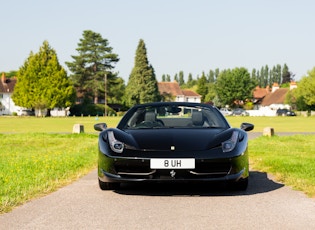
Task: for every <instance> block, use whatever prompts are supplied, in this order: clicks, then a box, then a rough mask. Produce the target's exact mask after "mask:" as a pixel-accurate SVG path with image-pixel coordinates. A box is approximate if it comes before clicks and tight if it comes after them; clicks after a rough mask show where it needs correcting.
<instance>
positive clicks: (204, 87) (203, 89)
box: [197, 72, 208, 102]
mask: <svg viewBox="0 0 315 230" xmlns="http://www.w3.org/2000/svg"><path fill="white" fill-rule="evenodd" d="M197 93H198V94H200V95H201V101H202V102H204V100H205V97H206V95H207V94H208V82H207V78H206V75H205V73H204V72H203V73H202V75H201V78H199V79H198V83H197Z"/></svg>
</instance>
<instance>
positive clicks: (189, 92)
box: [182, 89, 200, 97]
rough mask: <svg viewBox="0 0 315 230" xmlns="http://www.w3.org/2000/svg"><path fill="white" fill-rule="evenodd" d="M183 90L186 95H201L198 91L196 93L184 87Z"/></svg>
mask: <svg viewBox="0 0 315 230" xmlns="http://www.w3.org/2000/svg"><path fill="white" fill-rule="evenodd" d="M182 92H183V94H184V95H185V96H186V97H200V95H199V94H198V93H196V92H194V91H192V90H190V89H183V90H182Z"/></svg>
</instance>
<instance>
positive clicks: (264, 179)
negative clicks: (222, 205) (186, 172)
mask: <svg viewBox="0 0 315 230" xmlns="http://www.w3.org/2000/svg"><path fill="white" fill-rule="evenodd" d="M283 186H284V185H283V184H281V183H278V182H275V181H273V180H271V179H270V178H268V176H267V173H264V172H258V171H251V172H250V179H249V184H248V188H247V190H246V191H235V190H233V189H231V188H229V187H228V186H227V184H226V183H136V184H135V183H128V184H121V186H120V188H119V189H117V190H115V191H114V192H115V193H118V194H122V195H141V196H240V195H254V194H259V193H266V192H270V191H274V190H277V189H279V188H281V187H283Z"/></svg>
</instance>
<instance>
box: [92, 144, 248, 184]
mask: <svg viewBox="0 0 315 230" xmlns="http://www.w3.org/2000/svg"><path fill="white" fill-rule="evenodd" d="M98 176H99V179H100V180H101V181H103V182H144V181H147V182H169V181H183V182H184V181H196V182H198V181H200V182H202V181H209V182H210V181H213V182H215V181H238V180H240V179H241V178H242V179H244V178H247V177H248V176H249V169H248V155H247V149H246V151H244V152H243V153H241V154H239V155H237V156H234V157H227V158H213V159H200V158H195V168H194V169H151V168H150V158H139V157H126V158H123V157H111V156H107V155H105V154H103V153H102V152H99V165H98Z"/></svg>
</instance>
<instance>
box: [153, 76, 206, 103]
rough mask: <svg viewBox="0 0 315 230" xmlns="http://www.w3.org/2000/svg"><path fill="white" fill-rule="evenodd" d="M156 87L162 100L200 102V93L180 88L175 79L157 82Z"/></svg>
mask: <svg viewBox="0 0 315 230" xmlns="http://www.w3.org/2000/svg"><path fill="white" fill-rule="evenodd" d="M158 88H159V92H160V94H161V96H162V97H163V100H164V101H177V102H197V103H200V102H201V95H199V94H198V93H196V92H194V91H192V90H189V89H181V88H180V87H179V84H178V82H176V81H173V82H158Z"/></svg>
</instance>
